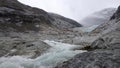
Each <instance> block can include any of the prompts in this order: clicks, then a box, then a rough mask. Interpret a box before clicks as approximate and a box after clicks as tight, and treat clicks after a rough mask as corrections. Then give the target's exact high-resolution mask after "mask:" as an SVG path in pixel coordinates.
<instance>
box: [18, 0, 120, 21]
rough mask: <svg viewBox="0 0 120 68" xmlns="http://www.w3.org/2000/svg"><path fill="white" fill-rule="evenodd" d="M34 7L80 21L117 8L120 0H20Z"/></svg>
mask: <svg viewBox="0 0 120 68" xmlns="http://www.w3.org/2000/svg"><path fill="white" fill-rule="evenodd" d="M19 1H20V2H22V3H24V4H27V5H30V6H32V7H38V8H41V9H43V10H45V11H47V12H53V13H57V14H60V15H63V16H65V17H68V18H71V19H74V20H76V21H80V20H82V19H83V18H85V17H86V16H88V15H90V14H91V13H94V12H96V11H100V10H103V9H105V8H112V7H113V8H117V7H118V6H119V4H120V0H19Z"/></svg>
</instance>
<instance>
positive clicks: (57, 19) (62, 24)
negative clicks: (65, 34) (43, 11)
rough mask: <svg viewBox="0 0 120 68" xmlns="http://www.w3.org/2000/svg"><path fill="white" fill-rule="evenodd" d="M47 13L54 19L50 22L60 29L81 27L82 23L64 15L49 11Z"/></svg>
mask: <svg viewBox="0 0 120 68" xmlns="http://www.w3.org/2000/svg"><path fill="white" fill-rule="evenodd" d="M49 15H50V16H51V17H52V18H53V19H54V21H53V22H52V24H53V25H55V26H57V27H58V28H60V29H64V28H74V27H82V25H81V24H79V23H78V22H76V21H74V20H72V19H69V18H66V17H64V16H61V15H58V14H55V13H49Z"/></svg>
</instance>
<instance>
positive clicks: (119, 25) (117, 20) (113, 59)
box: [55, 7, 120, 68]
mask: <svg viewBox="0 0 120 68" xmlns="http://www.w3.org/2000/svg"><path fill="white" fill-rule="evenodd" d="M94 33H95V34H94ZM91 34H92V35H97V36H98V38H97V39H96V40H95V41H94V42H93V43H92V44H91V45H90V46H86V47H85V48H84V49H87V50H88V52H85V53H82V54H78V55H76V56H75V57H74V58H72V59H70V60H69V61H65V62H64V63H62V64H59V65H58V66H56V67H55V68H120V7H119V8H118V9H117V11H116V12H115V13H114V15H113V16H112V17H111V19H110V20H109V21H108V22H106V23H103V24H102V25H100V26H98V28H96V29H95V30H93V31H92V32H91V33H90V34H89V35H91Z"/></svg>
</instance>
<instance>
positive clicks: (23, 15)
mask: <svg viewBox="0 0 120 68" xmlns="http://www.w3.org/2000/svg"><path fill="white" fill-rule="evenodd" d="M64 19H67V18H65V17H62V19H60V20H64ZM67 20H68V22H67V24H66V25H69V23H70V24H71V22H72V24H71V25H70V26H65V27H66V28H70V27H71V26H72V27H73V26H74V27H77V26H78V25H80V24H78V23H77V22H74V21H73V20H69V19H67ZM58 21H59V20H56V17H54V16H51V15H50V14H49V13H47V12H46V11H44V10H42V9H38V8H34V7H30V6H27V5H24V4H22V3H20V2H18V1H17V0H12V1H11V0H0V30H1V31H2V30H3V31H4V30H7V31H27V30H33V31H39V30H44V29H47V28H46V27H52V28H54V27H58V26H59V24H56V23H58ZM53 22H54V24H56V25H53ZM61 23H64V21H61ZM73 23H74V24H77V25H74V24H73ZM61 26H64V24H61ZM61 26H60V27H61Z"/></svg>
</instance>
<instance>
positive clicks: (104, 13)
mask: <svg viewBox="0 0 120 68" xmlns="http://www.w3.org/2000/svg"><path fill="white" fill-rule="evenodd" d="M115 11H116V9H115V8H106V9H104V10H101V11H98V12H95V13H93V14H91V15H89V16H88V17H86V18H85V19H83V20H82V21H80V23H82V24H83V25H85V26H92V25H100V24H102V23H105V22H107V21H108V20H109V19H110V17H111V16H112V15H113V13H114V12H115Z"/></svg>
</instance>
